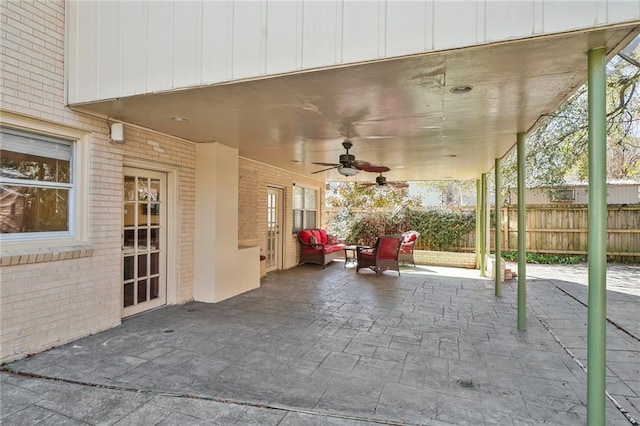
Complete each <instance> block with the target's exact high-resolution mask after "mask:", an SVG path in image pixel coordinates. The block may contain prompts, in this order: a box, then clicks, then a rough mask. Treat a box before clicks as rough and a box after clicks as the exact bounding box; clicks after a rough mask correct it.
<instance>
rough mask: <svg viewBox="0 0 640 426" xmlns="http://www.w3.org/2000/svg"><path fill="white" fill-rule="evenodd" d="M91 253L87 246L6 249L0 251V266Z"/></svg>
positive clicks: (86, 255) (46, 260)
mask: <svg viewBox="0 0 640 426" xmlns="http://www.w3.org/2000/svg"><path fill="white" fill-rule="evenodd" d="M92 255H93V249H92V248H90V247H89V246H84V245H83V246H67V247H60V248H37V249H36V248H33V249H24V250H6V251H2V252H0V266H15V265H29V264H32V263H43V262H55V261H58V260H68V259H80V258H82V257H90V256H92Z"/></svg>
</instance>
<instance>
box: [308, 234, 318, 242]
mask: <svg viewBox="0 0 640 426" xmlns="http://www.w3.org/2000/svg"><path fill="white" fill-rule="evenodd" d="M309 244H318V240H316V237H314V236H313V235H312V236H310V237H309Z"/></svg>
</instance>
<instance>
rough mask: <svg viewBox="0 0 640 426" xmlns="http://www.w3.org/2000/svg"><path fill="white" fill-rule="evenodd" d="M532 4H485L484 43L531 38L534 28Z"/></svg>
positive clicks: (524, 2)
mask: <svg viewBox="0 0 640 426" xmlns="http://www.w3.org/2000/svg"><path fill="white" fill-rule="evenodd" d="M534 16H535V12H534V2H533V1H514V2H508V3H507V2H500V3H497V2H491V1H489V2H487V3H486V25H485V34H486V41H488V42H491V41H496V40H508V39H513V38H517V37H525V36H531V35H532V34H533V27H534Z"/></svg>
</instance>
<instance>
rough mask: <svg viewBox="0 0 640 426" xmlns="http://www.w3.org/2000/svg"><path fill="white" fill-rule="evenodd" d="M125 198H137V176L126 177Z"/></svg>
mask: <svg viewBox="0 0 640 426" xmlns="http://www.w3.org/2000/svg"><path fill="white" fill-rule="evenodd" d="M124 200H125V201H135V200H136V178H135V177H133V176H125V177H124Z"/></svg>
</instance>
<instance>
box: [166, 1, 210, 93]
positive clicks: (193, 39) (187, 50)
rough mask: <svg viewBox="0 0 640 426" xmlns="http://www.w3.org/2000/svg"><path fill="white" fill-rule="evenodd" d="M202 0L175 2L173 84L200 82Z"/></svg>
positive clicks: (193, 84) (183, 84)
mask: <svg viewBox="0 0 640 426" xmlns="http://www.w3.org/2000/svg"><path fill="white" fill-rule="evenodd" d="M202 5H203V3H202V2H177V3H176V8H175V11H174V25H175V27H174V32H173V86H174V87H185V86H195V85H199V84H201V83H202V25H203V22H202Z"/></svg>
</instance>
